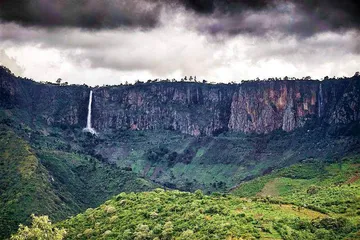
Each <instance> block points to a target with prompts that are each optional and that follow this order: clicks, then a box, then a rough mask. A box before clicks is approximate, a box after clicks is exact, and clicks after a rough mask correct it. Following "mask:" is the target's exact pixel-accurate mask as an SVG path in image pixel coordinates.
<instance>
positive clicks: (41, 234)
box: [10, 215, 66, 240]
mask: <svg viewBox="0 0 360 240" xmlns="http://www.w3.org/2000/svg"><path fill="white" fill-rule="evenodd" d="M31 217H32V224H31V227H30V228H29V227H26V226H24V225H22V224H20V228H19V230H18V232H17V233H16V234H14V235H12V236H11V238H10V239H11V240H30V239H34V240H38V239H41V240H62V239H64V236H65V234H66V231H65V229H58V228H56V227H53V226H52V225H51V222H50V220H49V218H48V217H47V216H41V217H36V216H35V215H31Z"/></svg>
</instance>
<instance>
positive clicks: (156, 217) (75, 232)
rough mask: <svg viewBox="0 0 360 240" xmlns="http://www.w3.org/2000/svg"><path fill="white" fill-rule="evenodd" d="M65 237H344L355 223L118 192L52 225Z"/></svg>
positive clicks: (222, 198) (280, 209)
mask: <svg viewBox="0 0 360 240" xmlns="http://www.w3.org/2000/svg"><path fill="white" fill-rule="evenodd" d="M57 226H58V227H63V228H65V229H66V230H67V232H68V234H67V239H266V238H268V239H344V238H346V237H349V239H351V238H353V239H355V237H356V232H357V231H358V230H359V226H358V225H356V224H355V223H352V222H351V221H349V220H347V219H345V218H341V217H340V218H337V217H329V216H328V215H326V214H322V213H319V212H317V211H312V210H310V209H306V208H303V209H298V208H296V207H295V206H293V205H282V204H275V203H271V202H269V201H267V200H266V199H257V200H249V199H242V198H239V197H236V196H232V195H216V194H215V195H211V196H207V195H203V194H202V192H201V191H196V192H195V193H188V192H180V191H177V190H176V191H164V190H162V189H156V190H155V191H153V192H143V193H129V194H126V193H121V194H119V195H117V196H115V197H113V198H112V199H111V200H108V201H107V202H105V204H103V205H101V206H100V207H98V208H96V209H88V210H87V211H86V212H85V213H83V214H79V215H77V216H75V217H72V218H70V219H68V220H66V221H63V222H60V223H58V224H57Z"/></svg>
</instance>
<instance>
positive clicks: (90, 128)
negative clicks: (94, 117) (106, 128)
mask: <svg viewBox="0 0 360 240" xmlns="http://www.w3.org/2000/svg"><path fill="white" fill-rule="evenodd" d="M92 95H93V91H92V90H91V91H90V96H89V105H88V115H87V122H86V128H84V129H83V131H84V132H89V133H91V134H96V131H95V129H93V128H92V127H91V105H92Z"/></svg>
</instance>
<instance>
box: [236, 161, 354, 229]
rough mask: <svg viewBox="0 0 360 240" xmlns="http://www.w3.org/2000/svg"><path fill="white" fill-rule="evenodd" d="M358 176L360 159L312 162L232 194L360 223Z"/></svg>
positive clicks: (248, 184)
mask: <svg viewBox="0 0 360 240" xmlns="http://www.w3.org/2000/svg"><path fill="white" fill-rule="evenodd" d="M359 172H360V159H359V157H354V158H344V159H342V160H341V161H338V162H336V163H326V162H319V161H310V162H306V163H302V164H296V165H294V166H291V167H289V168H285V169H282V170H279V171H277V172H276V173H272V174H270V175H267V176H265V177H261V178H258V179H255V180H252V181H250V182H247V183H243V184H241V185H240V186H239V187H238V188H236V189H234V190H233V191H232V194H234V195H237V196H239V197H255V198H256V197H260V198H261V197H266V198H268V199H269V200H271V201H272V202H281V203H283V204H293V205H296V206H298V207H299V208H302V207H305V208H308V209H313V210H315V211H318V212H322V213H324V214H327V215H329V216H331V217H339V216H341V217H344V218H346V219H347V220H348V221H350V222H352V223H360V181H359V177H360V175H359Z"/></svg>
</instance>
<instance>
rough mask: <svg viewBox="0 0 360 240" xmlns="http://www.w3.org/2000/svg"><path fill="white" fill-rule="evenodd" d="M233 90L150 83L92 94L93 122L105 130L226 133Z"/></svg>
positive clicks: (187, 84) (97, 90) (194, 85)
mask: <svg viewBox="0 0 360 240" xmlns="http://www.w3.org/2000/svg"><path fill="white" fill-rule="evenodd" d="M233 92H234V89H233V88H229V87H228V86H226V85H218V86H216V85H204V84H197V83H150V84H140V85H135V86H127V87H112V88H100V89H96V90H95V92H94V102H93V104H94V105H93V106H94V110H93V111H94V116H93V123H94V127H95V128H96V129H99V130H100V131H102V130H106V129H121V128H122V129H127V128H131V129H140V130H145V129H171V130H175V131H180V132H182V133H186V134H191V135H195V136H197V135H200V134H203V135H213V134H217V133H219V132H222V131H226V130H227V127H228V126H227V125H228V121H229V117H230V106H231V99H232V95H233Z"/></svg>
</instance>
